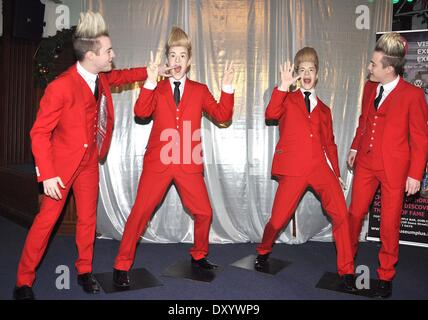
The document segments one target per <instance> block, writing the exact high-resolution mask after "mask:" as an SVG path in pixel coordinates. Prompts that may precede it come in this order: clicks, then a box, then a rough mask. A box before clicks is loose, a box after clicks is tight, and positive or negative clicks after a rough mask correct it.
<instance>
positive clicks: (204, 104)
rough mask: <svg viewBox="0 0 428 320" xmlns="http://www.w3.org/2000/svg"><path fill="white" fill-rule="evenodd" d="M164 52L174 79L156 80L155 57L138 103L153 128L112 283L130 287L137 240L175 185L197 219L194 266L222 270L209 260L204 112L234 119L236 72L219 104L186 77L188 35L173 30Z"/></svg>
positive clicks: (227, 76) (209, 212) (139, 113)
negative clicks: (202, 151)
mask: <svg viewBox="0 0 428 320" xmlns="http://www.w3.org/2000/svg"><path fill="white" fill-rule="evenodd" d="M165 49H166V50H165V51H166V52H165V53H166V56H167V59H168V65H169V66H170V67H171V68H173V69H172V70H171V75H172V77H171V78H169V79H166V80H162V81H160V82H157V77H158V65H157V64H156V63H155V62H154V61H153V55H152V57H151V63H150V65H149V67H148V68H147V73H148V79H147V81H146V82H145V84H144V87H143V88H142V89H141V92H140V96H139V98H138V100H137V103H136V105H135V114H136V116H138V117H140V118H148V117H152V118H153V128H152V131H151V134H150V138H149V142H148V145H147V149H146V153H145V155H144V163H143V172H142V174H141V177H140V181H139V185H138V191H137V196H136V199H135V203H134V206H133V208H132V210H131V213H130V215H129V217H128V220H127V222H126V226H125V230H124V233H123V236H122V241H121V244H120V248H119V252H118V255H117V256H116V260H115V264H114V268H113V283H114V285H115V286H117V287H129V286H130V279H129V275H128V271H129V269H130V268H131V266H132V264H133V261H134V257H135V249H136V245H137V242H138V240H139V239H140V236H141V234H142V233H143V231H144V229H145V227H146V225H147V223H148V221H149V219H150V217H151V215H152V213H153V211H154V210H155V207H156V206H157V205H158V204H159V203H160V202H161V200H162V198H163V196H164V194H165V192H166V190H167V189H168V187H169V185H170V184H171V183H174V184H175V186H176V188H177V191H178V193H179V194H180V197H181V199H182V201H183V206H184V207H186V208H187V209H188V210H189V211H190V213H191V214H192V216H193V218H194V246H193V247H192V248H191V250H190V255H191V263H192V265H194V266H196V267H201V268H205V269H214V268H216V267H217V266H216V265H215V264H213V263H211V262H210V261H208V260H207V259H206V255H207V254H208V240H209V230H210V225H211V220H212V209H211V205H210V200H209V197H208V192H207V189H206V186H205V182H204V177H203V163H202V155H201V133H200V130H201V119H202V114H203V113H204V112H205V113H207V114H208V115H209V116H210V117H211V118H213V119H214V120H216V121H218V122H227V121H230V120H231V119H232V115H233V101H234V99H233V88H232V81H233V76H234V71H233V67H232V64H230V65H229V66H227V65H226V68H225V74H224V77H223V82H222V93H221V97H220V102H219V103H217V102H216V101H215V100H214V98H213V96H212V95H211V93H210V92H209V90H208V88H207V86H206V85H204V84H201V83H197V82H194V81H191V80H190V79H188V78H187V75H186V74H187V71H188V68H189V66H190V58H191V55H192V52H191V49H192V47H191V42H190V40H189V38H188V37H187V35H186V33H185V32H184V31H183V30H181V29H180V28H177V27H174V28H173V29H172V31H171V33H170V36H169V39H168V42H167V44H166V48H165Z"/></svg>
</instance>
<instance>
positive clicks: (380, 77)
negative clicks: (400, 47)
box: [367, 51, 392, 83]
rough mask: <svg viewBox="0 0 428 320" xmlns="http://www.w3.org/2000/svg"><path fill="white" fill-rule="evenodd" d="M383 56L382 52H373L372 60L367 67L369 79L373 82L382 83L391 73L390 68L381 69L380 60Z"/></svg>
mask: <svg viewBox="0 0 428 320" xmlns="http://www.w3.org/2000/svg"><path fill="white" fill-rule="evenodd" d="M384 55H385V54H384V53H383V52H379V51H375V52H373V55H372V59H371V61H370V63H369V66H368V67H367V70H368V71H369V79H370V80H371V81H374V82H381V83H383V82H384V81H385V80H386V79H388V76H389V75H390V73H391V68H392V67H385V68H384V67H383V65H382V59H383V56H384Z"/></svg>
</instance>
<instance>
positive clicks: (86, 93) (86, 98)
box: [70, 65, 94, 134]
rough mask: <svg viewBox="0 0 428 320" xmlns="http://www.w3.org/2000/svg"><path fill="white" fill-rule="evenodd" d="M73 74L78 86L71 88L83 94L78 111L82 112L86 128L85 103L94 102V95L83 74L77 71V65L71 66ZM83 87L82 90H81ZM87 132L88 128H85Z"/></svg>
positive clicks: (81, 116)
mask: <svg viewBox="0 0 428 320" xmlns="http://www.w3.org/2000/svg"><path fill="white" fill-rule="evenodd" d="M70 69H71V70H70V72H71V75H72V77H73V80H74V81H73V82H74V83H75V84H76V88H70V89H71V90H75V91H76V92H80V94H81V98H82V99H81V103H78V104H76V106H78V108H77V109H78V110H77V111H76V112H79V113H80V118H81V119H82V123H83V124H84V128H86V114H85V104H86V103H93V101H94V95H93V94H92V91H91V89H90V88H89V86H88V84H87V83H86V81H85V80H84V79H83V78H82V76H81V75H80V74H79V73H78V72H77V67H76V65H74V66H72V67H71V68H70ZM80 89H81V90H80ZM85 134H86V130H85Z"/></svg>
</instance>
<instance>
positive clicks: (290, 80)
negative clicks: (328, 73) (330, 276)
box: [255, 47, 354, 290]
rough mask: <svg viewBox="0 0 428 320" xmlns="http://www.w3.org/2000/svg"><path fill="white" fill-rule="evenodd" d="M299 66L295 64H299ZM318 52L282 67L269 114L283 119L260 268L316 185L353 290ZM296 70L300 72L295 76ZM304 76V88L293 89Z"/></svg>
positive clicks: (301, 53) (342, 201) (308, 51)
mask: <svg viewBox="0 0 428 320" xmlns="http://www.w3.org/2000/svg"><path fill="white" fill-rule="evenodd" d="M294 66H296V69H294ZM318 66H319V64H318V56H317V53H316V51H315V50H314V49H313V48H309V47H306V48H303V49H301V50H300V51H299V52H298V53H297V54H296V56H295V58H294V64H293V65H292V66H291V65H290V63H288V62H287V63H285V64H284V65H283V66H281V68H280V71H281V85H280V86H279V87H277V88H275V89H274V91H273V93H272V97H271V100H270V102H269V104H268V106H267V109H266V119H269V120H279V132H280V138H279V141H278V144H277V146H276V148H275V155H274V158H273V162H272V175H273V176H275V177H277V178H278V180H279V186H278V189H277V192H276V195H275V200H274V203H273V208H272V216H271V218H270V220H269V222H268V223H267V225H266V227H265V230H264V233H263V239H262V243H261V244H260V245H259V246H258V247H257V252H258V256H257V258H256V261H255V268H256V270H263V269H265V268H266V267H267V265H268V263H269V260H268V257H269V254H270V253H271V251H272V246H273V244H274V242H275V239H276V238H277V235H278V233H279V231H280V230H282V228H283V227H284V225H286V223H288V221H289V220H290V218H291V216H292V215H293V213H294V211H295V210H296V207H297V205H298V203H299V200H300V198H301V197H302V195H303V194H304V192H305V190H306V189H307V188H308V187H309V186H311V187H312V188H313V189H314V191H315V192H316V193H317V194H318V195H319V197H320V198H321V203H322V206H323V208H324V209H325V211H326V212H327V213H328V215H329V216H330V217H331V218H332V221H333V222H332V224H333V236H334V240H335V243H336V249H337V269H338V273H339V275H340V276H341V277H342V283H343V286H344V288H345V289H346V290H354V265H353V260H352V255H351V243H350V238H349V221H348V213H347V208H346V203H345V198H344V195H343V191H342V187H341V183H342V182H341V180H340V172H339V166H338V157H337V147H336V144H335V142H334V135H333V126H332V117H331V112H330V109H329V108H328V107H327V106H326V105H325V104H324V103H323V102H322V101H321V100H320V99H319V98H318V97H316V94H315V90H314V87H315V85H316V82H317V73H318ZM293 70H295V71H296V72H297V77H293ZM299 79H300V83H301V88H300V89H298V90H296V91H294V92H289V87H290V86H291V85H292V84H294V83H295V82H296V81H297V80H299Z"/></svg>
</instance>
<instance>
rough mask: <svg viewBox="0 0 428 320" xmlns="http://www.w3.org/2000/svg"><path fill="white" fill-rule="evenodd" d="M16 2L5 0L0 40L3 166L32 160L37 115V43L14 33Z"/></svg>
mask: <svg viewBox="0 0 428 320" xmlns="http://www.w3.org/2000/svg"><path fill="white" fill-rule="evenodd" d="M13 16H14V1H13V0H3V35H2V36H1V37H0V75H1V76H0V132H1V136H0V167H4V166H8V165H10V164H21V163H28V162H31V161H32V154H31V147H30V139H29V131H30V129H31V126H32V124H33V122H34V119H35V116H36V112H37V101H38V94H40V93H38V92H37V91H38V90H36V88H35V87H34V81H33V56H34V53H35V52H36V49H37V45H38V41H35V40H25V39H17V38H14V37H13V36H12V33H13Z"/></svg>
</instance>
